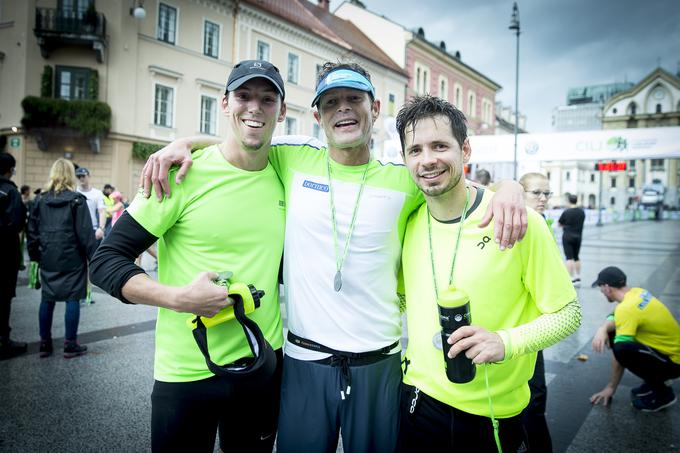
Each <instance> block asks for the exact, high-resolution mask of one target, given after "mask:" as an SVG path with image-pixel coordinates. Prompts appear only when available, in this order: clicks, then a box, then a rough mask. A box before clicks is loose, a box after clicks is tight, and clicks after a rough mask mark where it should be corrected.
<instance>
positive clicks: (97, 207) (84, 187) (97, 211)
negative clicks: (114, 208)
mask: <svg viewBox="0 0 680 453" xmlns="http://www.w3.org/2000/svg"><path fill="white" fill-rule="evenodd" d="M76 178H78V192H80V193H82V194H83V195H85V198H87V208H88V209H89V210H90V217H91V218H92V228H94V236H95V238H96V239H97V240H98V241H101V240H102V238H103V237H104V225H106V207H105V206H104V194H103V193H102V191H101V190H99V189H96V188H94V187H91V186H90V171H89V170H88V169H87V168H85V167H79V168H78V169H77V170H76Z"/></svg>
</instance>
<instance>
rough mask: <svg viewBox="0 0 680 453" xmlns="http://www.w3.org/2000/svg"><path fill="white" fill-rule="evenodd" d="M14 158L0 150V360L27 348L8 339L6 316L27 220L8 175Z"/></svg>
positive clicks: (14, 293)
mask: <svg viewBox="0 0 680 453" xmlns="http://www.w3.org/2000/svg"><path fill="white" fill-rule="evenodd" d="M15 166H16V160H15V159H14V157H13V156H12V155H11V154H9V153H4V152H3V153H0V250H2V252H3V257H2V259H0V360H4V359H10V358H12V357H15V356H17V355H20V354H23V353H24V352H26V343H21V342H18V341H12V340H11V339H10V335H9V334H10V331H11V330H12V329H11V328H10V326H9V318H10V313H11V310H12V298H14V296H16V292H15V290H16V286H17V273H18V272H19V262H20V260H19V257H20V253H21V252H20V250H21V248H20V245H19V234H20V232H21V231H22V230H23V229H24V225H25V223H26V207H25V206H24V204H23V203H22V202H21V195H20V194H19V191H18V190H17V186H16V184H14V182H12V181H11V180H10V179H11V178H12V175H13V174H14V167H15Z"/></svg>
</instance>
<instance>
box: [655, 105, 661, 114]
mask: <svg viewBox="0 0 680 453" xmlns="http://www.w3.org/2000/svg"><path fill="white" fill-rule="evenodd" d="M656 113H661V104H656Z"/></svg>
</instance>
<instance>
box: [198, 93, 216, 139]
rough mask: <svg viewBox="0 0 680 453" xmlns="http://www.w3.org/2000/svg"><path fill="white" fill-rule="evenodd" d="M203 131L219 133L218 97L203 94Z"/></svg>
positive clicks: (213, 133) (205, 132)
mask: <svg viewBox="0 0 680 453" xmlns="http://www.w3.org/2000/svg"><path fill="white" fill-rule="evenodd" d="M201 133H202V134H208V135H216V134H217V99H216V98H213V97H210V96H201Z"/></svg>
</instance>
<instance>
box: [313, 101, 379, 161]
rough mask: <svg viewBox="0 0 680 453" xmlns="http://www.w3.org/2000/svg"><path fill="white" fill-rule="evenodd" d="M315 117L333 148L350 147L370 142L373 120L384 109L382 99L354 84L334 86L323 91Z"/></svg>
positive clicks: (330, 146) (362, 145)
mask: <svg viewBox="0 0 680 453" xmlns="http://www.w3.org/2000/svg"><path fill="white" fill-rule="evenodd" d="M317 108H318V110H317V111H315V112H314V118H316V120H317V121H318V122H319V124H321V127H323V130H324V132H325V134H326V138H327V140H328V146H329V148H335V149H350V148H357V147H364V146H367V145H368V143H369V142H370V140H371V133H372V131H373V123H374V122H375V120H376V118H378V114H379V112H380V101H377V100H375V101H371V97H370V96H369V94H368V93H366V92H365V91H361V90H355V89H352V88H334V89H332V90H328V91H327V92H325V93H324V94H322V95H321V98H320V99H319V103H318V105H317Z"/></svg>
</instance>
